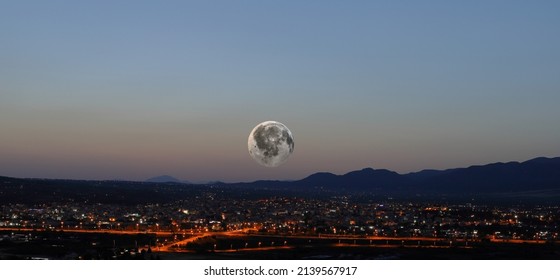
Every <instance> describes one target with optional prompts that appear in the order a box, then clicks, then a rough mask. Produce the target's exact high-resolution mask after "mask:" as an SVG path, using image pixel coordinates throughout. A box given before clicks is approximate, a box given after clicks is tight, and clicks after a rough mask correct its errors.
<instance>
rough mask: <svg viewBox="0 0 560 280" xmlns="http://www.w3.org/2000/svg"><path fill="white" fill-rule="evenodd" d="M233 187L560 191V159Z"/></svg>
mask: <svg viewBox="0 0 560 280" xmlns="http://www.w3.org/2000/svg"><path fill="white" fill-rule="evenodd" d="M230 185H241V186H252V187H276V188H278V187H300V188H311V187H320V188H325V189H333V190H345V191H360V192H375V193H395V192H398V193H439V194H482V193H504V192H527V191H538V190H550V189H559V190H560V157H556V158H545V157H540V158H535V159H532V160H528V161H525V162H506V163H502V162H499V163H492V164H487V165H476V166H470V167H465V168H454V169H447V170H423V171H419V172H413V173H408V174H399V173H397V172H394V171H390V170H387V169H372V168H365V169H362V170H357V171H352V172H349V173H346V174H344V175H335V174H332V173H327V172H321V173H315V174H312V175H310V176H308V177H306V178H304V179H301V180H298V181H289V182H288V181H267V180H263V181H255V182H252V183H237V184H230Z"/></svg>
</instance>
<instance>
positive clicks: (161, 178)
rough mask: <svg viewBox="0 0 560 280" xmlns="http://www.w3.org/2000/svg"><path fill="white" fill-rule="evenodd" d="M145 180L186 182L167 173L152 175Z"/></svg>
mask: <svg viewBox="0 0 560 280" xmlns="http://www.w3.org/2000/svg"><path fill="white" fill-rule="evenodd" d="M146 182H150V183H188V182H186V181H181V180H179V179H177V178H175V177H172V176H169V175H161V176H157V177H152V178H150V179H148V180H146Z"/></svg>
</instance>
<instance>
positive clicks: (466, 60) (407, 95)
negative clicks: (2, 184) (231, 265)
mask: <svg viewBox="0 0 560 280" xmlns="http://www.w3.org/2000/svg"><path fill="white" fill-rule="evenodd" d="M559 8H560V4H559V3H556V2H539V3H529V2H521V1H504V2H499V1H496V2H490V3H488V2H485V1H480V2H469V3H446V2H439V1H434V2H430V4H429V5H428V4H425V3H414V2H410V3H374V2H368V3H353V4H352V5H345V4H343V3H336V2H329V1H321V2H320V3H313V2H307V3H298V2H285V3H259V2H256V1H255V2H251V1H248V2H238V3H229V2H226V1H223V2H213V3H196V2H187V3H184V2H180V1H178V2H174V1H171V2H166V3H164V4H161V3H149V2H136V1H135V2H132V1H130V2H129V1H123V2H119V3H112V2H109V1H107V2H103V1H101V2H96V3H74V2H71V1H68V2H66V1H61V2H54V3H44V2H40V1H30V2H25V3H24V2H11V3H5V4H4V6H3V9H2V11H0V26H2V28H0V37H1V38H3V44H2V51H1V52H0V65H2V66H0V92H1V93H0V129H1V131H2V133H1V134H0V155H1V157H0V176H12V177H26V178H28V177H35V178H68V179H102V180H103V179H124V180H145V179H147V178H150V177H153V176H158V175H163V174H169V175H172V176H174V177H177V178H180V179H185V180H190V181H194V182H197V181H206V180H220V181H225V182H239V181H253V180H258V179H280V180H293V179H301V178H303V177H305V176H307V175H309V174H312V173H314V172H318V171H327V172H332V173H335V174H344V173H346V172H349V171H352V170H359V169H362V168H365V167H372V168H375V169H377V168H383V169H389V170H394V171H397V172H399V173H401V174H402V173H408V172H414V171H420V170H422V169H448V168H455V167H462V166H469V165H476V164H486V163H491V162H507V161H525V160H529V159H531V158H535V157H540V156H545V157H556V156H558V151H559V148H560V147H559V145H558V143H560V130H558V129H557V120H558V119H560V112H559V111H558V110H557V108H556V107H557V104H559V103H560V95H558V92H559V90H560V81H559V80H558V78H557V75H556V73H558V65H560V51H559V50H560V38H558V36H555V34H556V33H557V32H556V27H557V26H560V18H558V17H557V14H558V12H559V11H560V9H559ZM267 120H276V121H280V122H282V123H284V124H285V125H286V126H288V127H289V128H290V130H291V131H292V132H293V136H294V143H295V146H296V148H295V151H294V153H293V155H292V156H291V157H290V159H289V160H288V161H287V162H286V163H285V164H284V165H282V166H280V167H278V168H273V169H271V168H265V167H261V166H259V165H257V164H256V163H255V162H253V160H252V159H251V157H250V155H249V154H248V151H247V146H246V145H247V144H246V140H247V136H248V134H249V132H250V131H251V129H252V128H253V127H254V126H255V125H256V124H258V123H260V122H262V121H267Z"/></svg>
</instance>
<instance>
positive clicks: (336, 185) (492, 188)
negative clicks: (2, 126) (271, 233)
mask: <svg viewBox="0 0 560 280" xmlns="http://www.w3.org/2000/svg"><path fill="white" fill-rule="evenodd" d="M155 179H157V180H158V181H159V182H157V183H149V182H125V181H80V180H47V179H18V178H10V177H0V192H1V194H2V195H0V202H3V203H6V202H10V203H15V202H17V201H48V200H50V199H55V197H57V196H59V195H63V196H64V195H66V196H68V197H69V198H71V199H73V200H75V201H81V200H84V201H111V202H117V203H124V202H127V203H132V202H141V201H158V202H161V201H167V200H169V199H178V198H179V197H180V196H181V195H191V193H190V191H192V188H193V187H195V185H186V184H179V183H178V182H180V181H179V180H177V179H175V178H172V177H170V178H163V179H162V178H159V179H158V177H156V178H155ZM212 185H214V186H221V187H224V188H228V189H236V188H237V189H238V188H249V189H255V190H256V189H270V190H284V191H310V192H314V191H317V190H329V191H339V192H360V193H372V194H401V195H405V196H412V195H423V194H427V195H433V194H436V195H446V194H450V195H456V196H461V195H471V194H474V195H485V194H491V195H496V194H498V195H510V196H512V197H514V196H517V195H524V194H531V195H533V196H537V195H538V196H541V197H544V198H547V197H548V198H550V197H553V196H556V197H557V198H560V157H557V158H544V157H541V158H535V159H532V160H528V161H525V162H521V163H519V162H507V163H501V162H499V163H492V164H487V165H477V166H470V167H466V168H455V169H447V170H423V171H420V172H414V173H408V174H404V175H402V174H398V173H396V172H393V171H390V170H386V169H372V168H365V169H362V170H357V171H352V172H349V173H346V174H344V175H335V174H332V173H326V172H321V173H315V174H312V175H310V176H308V177H306V178H304V179H301V180H297V181H272V180H268V181H255V182H251V183H230V184H227V183H219V182H217V183H216V184H212ZM208 186H209V185H199V186H198V187H199V188H201V189H203V188H206V187H208Z"/></svg>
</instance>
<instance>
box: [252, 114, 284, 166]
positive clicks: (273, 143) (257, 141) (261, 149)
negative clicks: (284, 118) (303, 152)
mask: <svg viewBox="0 0 560 280" xmlns="http://www.w3.org/2000/svg"><path fill="white" fill-rule="evenodd" d="M247 146H248V148H249V154H250V155H251V157H253V159H254V160H255V161H256V162H258V163H259V164H261V165H264V166H266V167H277V166H279V165H281V164H282V163H284V162H286V160H287V159H288V157H289V156H290V155H291V154H292V152H293V151H294V137H293V136H292V132H291V131H290V130H289V129H288V128H287V127H286V126H285V125H283V124H282V123H279V122H276V121H266V122H263V123H260V124H259V125H257V126H255V128H253V131H251V134H249V140H248V141H247Z"/></svg>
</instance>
